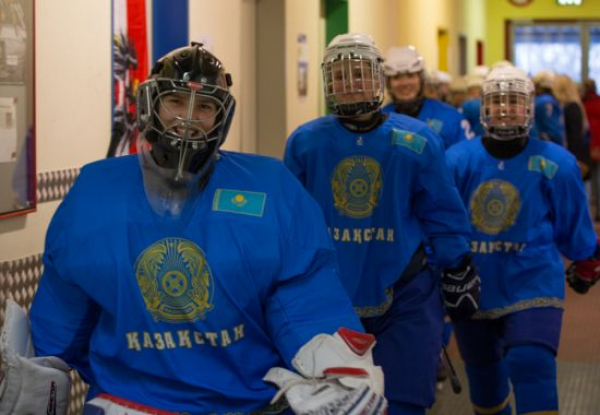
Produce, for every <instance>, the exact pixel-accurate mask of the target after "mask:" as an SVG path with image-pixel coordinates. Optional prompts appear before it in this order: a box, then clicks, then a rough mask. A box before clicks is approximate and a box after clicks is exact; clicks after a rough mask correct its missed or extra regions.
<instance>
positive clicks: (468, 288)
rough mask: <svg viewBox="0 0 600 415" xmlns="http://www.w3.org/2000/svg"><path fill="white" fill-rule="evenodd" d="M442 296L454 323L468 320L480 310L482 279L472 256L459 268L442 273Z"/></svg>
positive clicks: (467, 256)
mask: <svg viewBox="0 0 600 415" xmlns="http://www.w3.org/2000/svg"><path fill="white" fill-rule="evenodd" d="M442 294H443V296H444V305H445V306H446V312H447V313H448V315H449V316H450V318H451V319H452V320H453V321H456V320H463V319H468V318H470V317H471V316H472V315H473V314H474V313H475V312H476V311H477V310H478V309H479V298H480V296H481V279H480V278H479V274H478V273H477V269H476V268H475V265H474V264H473V261H472V260H471V256H470V255H466V256H465V257H464V259H463V261H462V263H461V264H460V265H459V266H458V267H456V268H452V269H446V270H444V271H443V272H442Z"/></svg>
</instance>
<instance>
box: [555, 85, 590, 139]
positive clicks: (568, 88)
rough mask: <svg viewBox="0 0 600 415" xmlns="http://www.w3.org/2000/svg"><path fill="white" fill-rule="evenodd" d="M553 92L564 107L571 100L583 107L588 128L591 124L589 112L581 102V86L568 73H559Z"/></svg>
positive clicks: (585, 123) (584, 119) (582, 110)
mask: <svg viewBox="0 0 600 415" xmlns="http://www.w3.org/2000/svg"><path fill="white" fill-rule="evenodd" d="M552 94H553V95H554V97H555V98H556V99H557V100H558V102H559V103H560V105H561V106H563V107H564V106H565V105H566V104H568V103H570V102H574V103H575V104H577V106H579V108H580V109H581V114H582V116H583V124H584V127H585V128H586V129H587V128H588V126H589V124H588V119H587V114H586V113H585V107H584V106H583V103H582V102H581V94H580V92H579V87H578V86H577V84H576V83H575V82H573V80H572V79H571V78H569V77H568V76H567V75H558V76H557V77H556V78H555V79H554V83H553V84H552Z"/></svg>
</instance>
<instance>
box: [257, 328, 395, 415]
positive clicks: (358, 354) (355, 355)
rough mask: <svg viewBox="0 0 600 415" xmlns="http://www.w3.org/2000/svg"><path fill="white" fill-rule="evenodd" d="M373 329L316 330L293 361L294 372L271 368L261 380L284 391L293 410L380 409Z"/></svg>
mask: <svg viewBox="0 0 600 415" xmlns="http://www.w3.org/2000/svg"><path fill="white" fill-rule="evenodd" d="M374 345H375V338H374V337H373V336H372V335H369V334H364V333H358V332H355V331H352V330H348V329H340V330H339V331H338V332H337V333H335V334H334V335H333V336H331V335H328V334H320V335H317V336H315V337H314V338H313V339H312V340H311V341H309V342H308V343H307V344H305V345H304V346H303V347H302V348H301V349H300V351H299V352H298V353H297V354H296V357H295V358H294V360H293V361H292V364H293V366H294V368H295V369H296V370H297V371H298V373H295V372H292V371H290V370H287V369H284V368H272V369H270V370H269V372H268V373H267V375H266V376H265V381H267V382H270V383H273V384H275V385H276V386H277V387H278V388H279V391H278V392H277V394H276V395H275V397H274V398H273V400H272V401H271V402H272V403H274V402H277V401H278V400H279V399H280V398H281V397H282V396H283V395H285V397H286V398H287V401H288V403H289V404H290V407H291V409H292V410H293V411H294V413H295V414H307V415H308V414H321V413H323V414H340V415H344V414H348V415H350V414H352V415H354V414H365V415H383V414H384V413H385V411H386V408H387V401H386V399H385V398H384V397H383V371H382V370H381V367H379V366H375V365H374V363H373V358H372V354H371V350H372V349H373V346H374Z"/></svg>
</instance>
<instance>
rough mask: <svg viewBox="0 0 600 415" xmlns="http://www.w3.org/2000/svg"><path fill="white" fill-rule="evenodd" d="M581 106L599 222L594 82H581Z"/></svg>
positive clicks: (599, 108) (599, 123)
mask: <svg viewBox="0 0 600 415" xmlns="http://www.w3.org/2000/svg"><path fill="white" fill-rule="evenodd" d="M583 106H584V108H585V113H586V116H587V119H588V123H589V132H590V158H591V162H592V180H591V184H592V199H593V200H595V207H596V209H595V220H596V221H599V222H600V191H599V190H600V172H599V171H598V169H599V166H600V164H599V163H600V97H599V96H598V93H597V90H596V82H594V80H593V79H587V80H585V81H584V82H583Z"/></svg>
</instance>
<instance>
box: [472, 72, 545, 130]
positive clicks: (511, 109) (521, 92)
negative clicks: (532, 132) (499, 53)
mask: <svg viewBox="0 0 600 415" xmlns="http://www.w3.org/2000/svg"><path fill="white" fill-rule="evenodd" d="M482 90H483V96H482V103H481V124H482V125H483V126H484V128H485V129H486V131H487V132H488V134H489V135H490V136H491V137H492V138H494V139H497V140H502V141H508V140H513V139H515V138H517V137H522V136H526V135H527V134H528V133H529V129H530V128H531V125H532V123H533V119H534V118H533V103H534V102H533V96H534V87H533V83H532V82H531V80H530V79H529V77H528V76H527V74H526V73H525V72H523V71H522V70H521V69H519V68H516V67H514V66H501V67H497V68H494V69H492V71H491V72H490V74H489V75H488V76H487V78H486V79H485V81H484V83H483V85H482Z"/></svg>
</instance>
